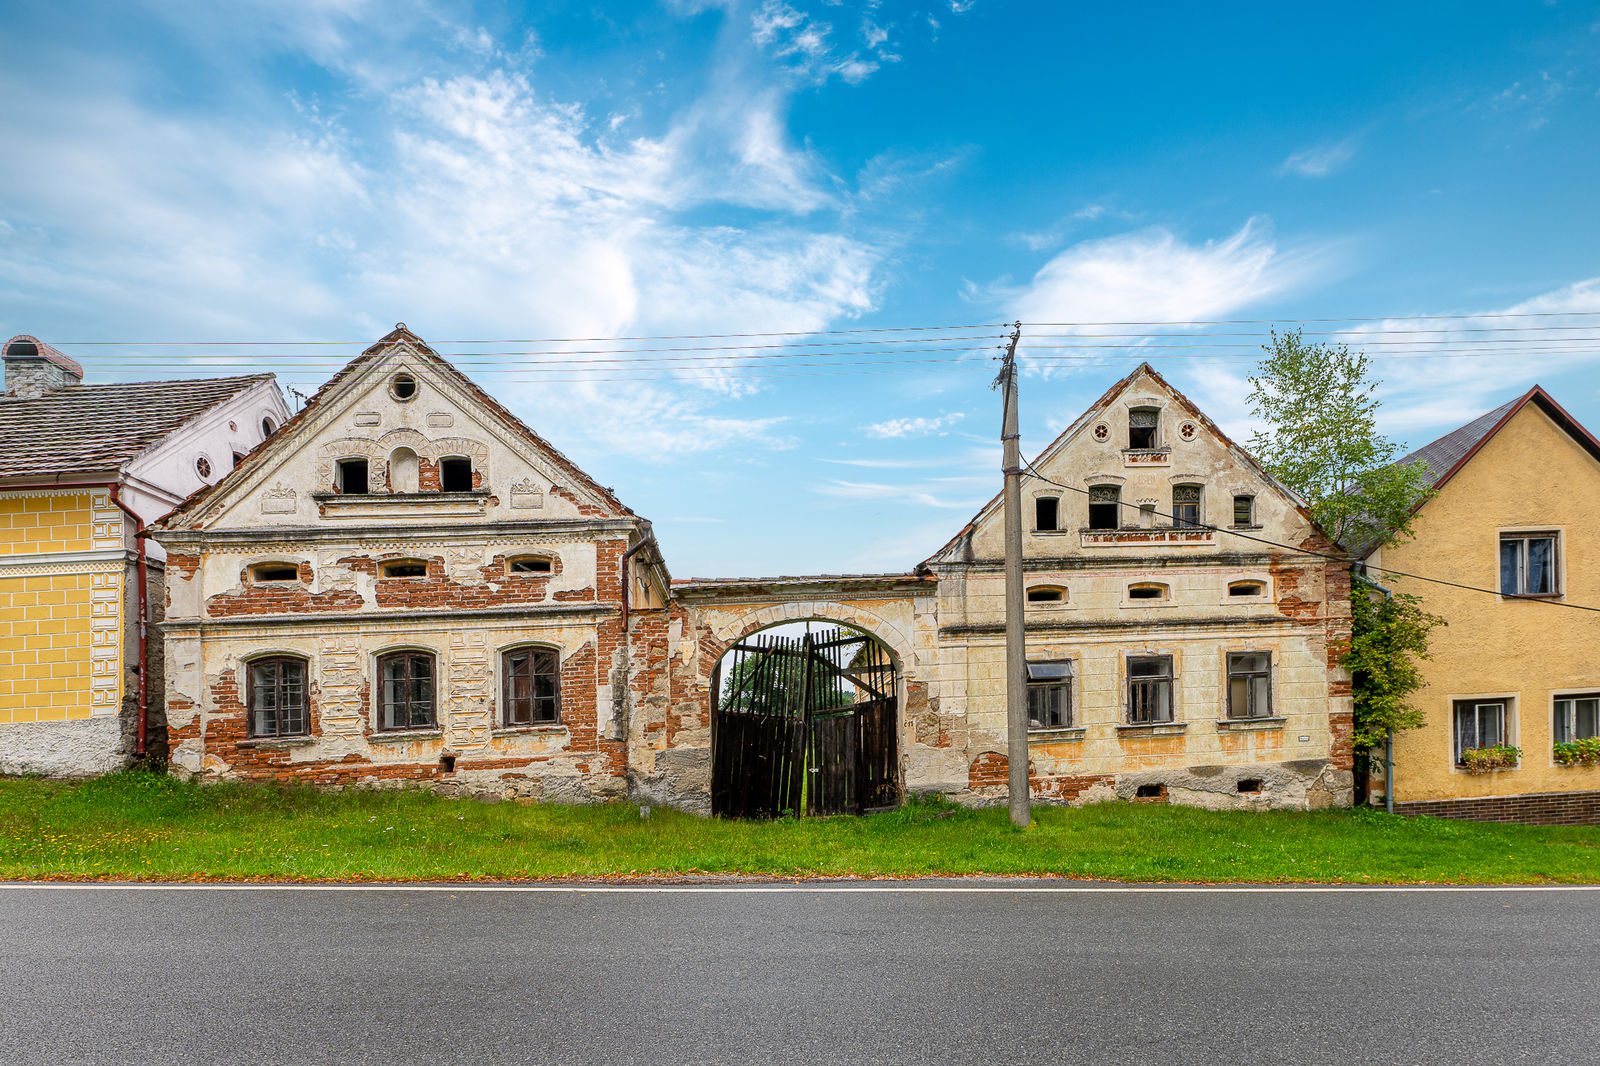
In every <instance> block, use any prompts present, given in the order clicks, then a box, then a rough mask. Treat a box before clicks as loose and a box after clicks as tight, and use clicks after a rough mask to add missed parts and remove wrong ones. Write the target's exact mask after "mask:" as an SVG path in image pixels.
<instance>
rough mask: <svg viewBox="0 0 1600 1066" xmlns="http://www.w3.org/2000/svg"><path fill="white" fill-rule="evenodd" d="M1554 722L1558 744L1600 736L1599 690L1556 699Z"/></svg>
mask: <svg viewBox="0 0 1600 1066" xmlns="http://www.w3.org/2000/svg"><path fill="white" fill-rule="evenodd" d="M1554 724H1555V729H1554V731H1553V732H1554V736H1555V739H1556V743H1558V744H1563V743H1571V742H1572V741H1574V740H1584V739H1586V738H1588V737H1595V736H1600V692H1589V693H1585V694H1584V695H1582V696H1562V697H1561V698H1560V699H1558V700H1556V707H1555V723H1554Z"/></svg>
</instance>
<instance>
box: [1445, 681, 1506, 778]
mask: <svg viewBox="0 0 1600 1066" xmlns="http://www.w3.org/2000/svg"><path fill="white" fill-rule="evenodd" d="M1519 697H1520V693H1516V692H1488V693H1470V694H1467V695H1461V696H1454V695H1453V696H1450V697H1449V699H1448V702H1447V703H1446V704H1445V706H1446V708H1447V709H1448V711H1449V716H1448V718H1447V719H1446V720H1447V721H1448V722H1449V728H1448V729H1447V730H1446V736H1445V743H1446V744H1447V745H1448V751H1449V758H1450V767H1451V769H1452V770H1453V771H1454V772H1455V773H1458V774H1464V773H1466V772H1467V769H1466V767H1464V766H1462V765H1461V760H1460V753H1459V752H1458V751H1457V749H1456V706H1457V705H1458V704H1462V703H1473V704H1492V703H1498V704H1501V705H1502V706H1504V708H1505V711H1504V714H1505V720H1504V724H1503V726H1502V729H1501V740H1500V743H1502V744H1509V745H1511V746H1512V747H1521V745H1520V744H1519V743H1518V742H1517V724H1518V723H1517V704H1518V702H1519Z"/></svg>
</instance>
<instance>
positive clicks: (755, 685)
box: [674, 575, 931, 818]
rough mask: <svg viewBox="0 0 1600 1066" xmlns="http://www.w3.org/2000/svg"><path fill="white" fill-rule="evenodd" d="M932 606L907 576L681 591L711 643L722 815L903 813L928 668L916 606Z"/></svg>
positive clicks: (687, 585)
mask: <svg viewBox="0 0 1600 1066" xmlns="http://www.w3.org/2000/svg"><path fill="white" fill-rule="evenodd" d="M930 592H931V588H930V583H929V582H926V581H924V580H922V579H918V578H908V577H904V576H899V575H894V576H882V577H880V576H865V575H863V576H849V577H828V578H778V579H769V580H765V581H760V580H758V581H692V582H682V583H679V584H677V585H676V586H675V587H674V593H675V594H676V595H677V596H678V597H679V599H680V602H683V603H684V604H685V605H686V606H687V607H688V610H689V613H690V616H691V617H692V618H693V620H694V622H695V623H696V624H697V627H698V628H700V631H701V633H702V634H703V638H704V639H703V644H702V648H703V651H702V657H701V659H700V662H701V664H702V666H701V669H702V670H703V671H705V672H704V673H702V674H701V677H702V678H703V684H704V686H705V687H704V688H703V689H702V691H703V692H704V693H705V694H706V700H707V703H706V704H705V705H704V706H705V707H706V711H707V712H709V713H708V714H707V718H706V721H707V722H708V724H709V725H710V727H711V730H710V734H711V735H710V742H711V751H710V753H709V754H710V756H711V758H710V762H711V766H710V767H709V770H710V775H709V776H710V782H709V783H710V786H711V789H710V790H711V809H712V812H713V813H715V814H719V815H727V816H732V817H756V818H762V817H768V818H770V817H778V816H781V815H784V814H796V815H804V814H817V815H820V814H843V813H861V812H863V811H871V810H881V809H883V808H886V807H892V806H894V805H896V804H897V803H898V802H899V801H900V798H901V796H902V794H903V792H904V786H905V756H906V749H905V737H904V733H905V730H906V703H907V695H908V691H909V690H908V684H917V683H916V682H915V681H914V679H913V678H912V677H911V676H910V675H911V673H912V671H913V667H914V665H915V664H916V663H917V662H918V660H919V658H921V656H919V654H918V651H917V645H916V644H915V643H914V640H913V637H912V634H913V633H914V632H915V625H914V621H915V611H916V607H915V603H916V601H917V597H919V596H927V595H928V594H929V593H930ZM918 691H919V692H920V686H919V687H918Z"/></svg>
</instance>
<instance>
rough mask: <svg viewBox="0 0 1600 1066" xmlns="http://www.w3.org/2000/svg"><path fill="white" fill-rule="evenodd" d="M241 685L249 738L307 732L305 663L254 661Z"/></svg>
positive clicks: (290, 660) (271, 660)
mask: <svg viewBox="0 0 1600 1066" xmlns="http://www.w3.org/2000/svg"><path fill="white" fill-rule="evenodd" d="M245 685H246V692H245V700H246V702H247V703H248V704H249V706H250V729H249V732H250V735H251V736H252V737H292V736H304V735H305V734H306V733H308V732H309V731H310V720H309V716H308V715H307V713H306V664H305V660H303V659H290V658H282V657H280V658H273V659H257V660H255V661H254V662H252V663H251V664H250V666H249V673H247V674H246V675H245Z"/></svg>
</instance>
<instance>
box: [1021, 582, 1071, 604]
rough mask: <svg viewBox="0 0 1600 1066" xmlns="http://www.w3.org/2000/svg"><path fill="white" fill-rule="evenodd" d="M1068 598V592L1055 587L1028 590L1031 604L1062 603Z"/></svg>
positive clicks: (1044, 586)
mask: <svg viewBox="0 0 1600 1066" xmlns="http://www.w3.org/2000/svg"><path fill="white" fill-rule="evenodd" d="M1066 598H1067V590H1066V589H1063V588H1056V587H1055V586H1053V585H1035V586H1034V587H1033V588H1031V589H1029V590H1028V602H1029V603H1062V602H1064V601H1065V600H1066Z"/></svg>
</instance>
